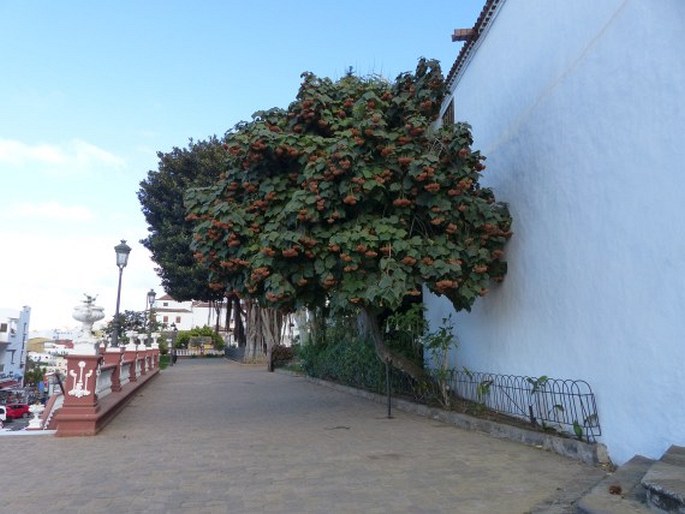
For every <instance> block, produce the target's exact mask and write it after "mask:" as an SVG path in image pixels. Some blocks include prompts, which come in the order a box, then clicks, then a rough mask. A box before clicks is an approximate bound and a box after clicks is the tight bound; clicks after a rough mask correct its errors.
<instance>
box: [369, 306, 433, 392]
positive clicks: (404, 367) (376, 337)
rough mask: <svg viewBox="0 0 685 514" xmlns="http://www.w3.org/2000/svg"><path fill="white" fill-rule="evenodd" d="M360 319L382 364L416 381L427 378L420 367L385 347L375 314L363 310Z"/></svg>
mask: <svg viewBox="0 0 685 514" xmlns="http://www.w3.org/2000/svg"><path fill="white" fill-rule="evenodd" d="M360 318H361V319H360V321H361V323H362V325H363V330H365V331H366V332H367V333H368V334H369V336H370V337H371V341H373V346H374V348H375V350H376V354H377V355H378V357H379V358H380V359H381V360H382V361H383V362H389V363H390V365H391V366H393V367H394V368H397V369H399V370H401V371H404V372H405V373H407V374H408V375H409V376H411V377H412V378H414V379H415V380H417V381H423V380H425V379H426V378H427V377H428V375H427V374H426V372H425V371H424V369H423V368H422V367H421V366H419V365H417V364H416V363H415V362H413V361H412V360H410V359H408V358H407V357H405V356H404V355H401V354H398V353H395V352H393V351H391V350H390V349H389V348H388V347H387V346H386V345H385V341H384V340H383V334H382V332H381V330H380V327H379V326H378V315H377V314H376V313H375V312H373V311H371V310H370V309H368V308H364V309H362V311H361V315H360Z"/></svg>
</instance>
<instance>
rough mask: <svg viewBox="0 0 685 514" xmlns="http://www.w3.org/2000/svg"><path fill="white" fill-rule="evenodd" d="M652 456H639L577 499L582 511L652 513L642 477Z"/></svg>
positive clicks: (591, 513)
mask: <svg viewBox="0 0 685 514" xmlns="http://www.w3.org/2000/svg"><path fill="white" fill-rule="evenodd" d="M654 462H655V461H654V460H653V459H648V458H647V457H643V456H641V455H636V456H635V457H633V458H632V459H630V460H629V461H628V462H626V463H625V464H623V465H622V466H621V467H620V468H618V469H617V470H616V471H614V472H613V473H611V474H610V475H608V476H607V477H606V478H604V479H603V480H602V481H601V482H599V483H598V484H597V485H596V486H595V487H593V488H592V489H591V490H590V492H589V493H588V494H586V495H585V496H583V497H582V498H581V499H580V500H578V502H576V505H575V509H576V512H577V513H580V514H653V511H651V510H650V509H649V507H648V506H647V504H646V497H647V494H646V490H645V488H644V486H643V485H642V483H641V479H642V477H644V475H645V473H647V471H648V470H649V469H650V467H651V466H652V465H653V464H654Z"/></svg>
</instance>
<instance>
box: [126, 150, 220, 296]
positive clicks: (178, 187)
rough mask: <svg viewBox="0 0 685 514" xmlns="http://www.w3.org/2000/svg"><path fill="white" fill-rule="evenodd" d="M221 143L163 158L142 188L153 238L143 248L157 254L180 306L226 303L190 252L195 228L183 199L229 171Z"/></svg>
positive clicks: (166, 285)
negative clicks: (198, 302)
mask: <svg viewBox="0 0 685 514" xmlns="http://www.w3.org/2000/svg"><path fill="white" fill-rule="evenodd" d="M221 144H222V142H221V141H220V140H218V139H217V138H216V137H212V138H210V139H208V140H207V141H199V142H194V141H192V140H191V141H190V143H189V145H188V148H182V149H181V148H174V149H173V150H172V151H171V152H168V153H162V152H158V153H157V157H158V158H159V169H158V170H155V171H150V172H149V173H148V176H147V178H146V179H145V180H144V181H142V182H141V183H140V190H139V191H138V200H139V201H140V203H141V205H142V210H143V214H144V215H145V219H146V221H147V223H148V230H149V232H150V234H149V235H148V236H147V237H146V238H145V239H143V240H142V241H141V243H142V244H143V245H144V246H145V247H146V248H147V249H148V250H150V252H152V257H153V259H154V261H155V262H156V263H157V264H158V266H159V267H158V268H157V270H156V271H157V274H158V275H159V276H160V278H161V279H162V286H163V287H164V290H165V291H166V292H167V293H169V294H170V295H172V296H173V297H174V298H175V299H176V300H179V301H187V300H204V301H211V300H217V299H220V298H221V297H222V296H223V295H222V294H221V292H220V291H216V290H213V289H210V288H209V287H208V283H209V276H208V272H207V269H206V268H204V267H203V266H199V265H198V264H197V262H196V261H195V259H194V258H193V251H192V250H191V249H190V243H191V241H192V224H191V223H190V222H188V221H186V219H185V218H186V211H185V208H184V206H183V194H184V193H185V191H186V189H187V188H189V187H192V186H195V187H197V186H205V185H209V184H212V183H214V181H215V180H216V178H217V177H218V175H219V174H220V173H221V172H222V171H223V169H224V154H225V151H224V150H223V149H222V146H221Z"/></svg>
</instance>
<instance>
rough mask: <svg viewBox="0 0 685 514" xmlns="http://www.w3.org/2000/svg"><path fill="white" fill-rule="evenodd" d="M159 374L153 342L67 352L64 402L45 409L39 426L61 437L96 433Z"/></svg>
mask: <svg viewBox="0 0 685 514" xmlns="http://www.w3.org/2000/svg"><path fill="white" fill-rule="evenodd" d="M158 374H159V347H158V346H157V345H156V344H153V345H152V346H151V347H146V346H144V345H136V344H132V345H127V346H125V347H116V348H107V349H102V348H94V351H92V352H88V353H85V352H84V353H72V354H69V355H67V377H66V379H65V381H64V395H63V397H64V400H63V404H62V406H61V407H60V408H59V409H56V410H54V412H53V411H52V409H46V412H45V413H44V419H43V427H42V428H43V429H54V430H56V433H55V435H57V436H60V437H67V436H86V435H95V434H97V433H98V432H99V431H100V430H102V429H103V428H104V427H105V426H106V425H107V423H109V422H110V421H111V420H112V419H113V418H114V417H115V416H116V414H117V413H118V412H119V411H120V410H121V409H122V408H123V407H124V405H126V403H127V402H128V401H129V400H130V399H131V398H133V396H134V394H135V393H136V392H137V391H138V390H139V389H141V388H142V387H144V386H145V385H146V384H147V383H148V382H149V381H150V380H152V379H154V378H155V377H156V376H158Z"/></svg>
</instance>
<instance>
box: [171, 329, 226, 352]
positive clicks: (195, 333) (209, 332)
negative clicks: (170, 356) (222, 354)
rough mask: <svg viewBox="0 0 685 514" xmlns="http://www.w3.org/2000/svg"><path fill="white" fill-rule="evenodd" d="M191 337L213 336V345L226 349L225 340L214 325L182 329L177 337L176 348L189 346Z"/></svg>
mask: <svg viewBox="0 0 685 514" xmlns="http://www.w3.org/2000/svg"><path fill="white" fill-rule="evenodd" d="M191 337H211V338H212V345H213V346H214V349H215V350H223V349H224V346H225V344H224V340H223V339H222V338H221V336H220V335H219V334H217V333H216V332H215V331H214V329H213V328H212V327H208V326H207V325H205V326H204V327H196V328H193V329H190V330H181V331H180V332H179V333H178V336H177V337H176V348H188V343H189V342H190V338H191Z"/></svg>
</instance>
